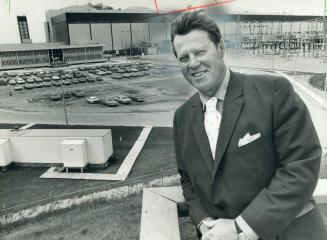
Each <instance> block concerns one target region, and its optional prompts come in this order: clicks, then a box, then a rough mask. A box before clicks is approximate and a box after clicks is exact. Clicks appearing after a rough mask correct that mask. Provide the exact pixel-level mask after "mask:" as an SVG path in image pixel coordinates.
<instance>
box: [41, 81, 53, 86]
mask: <svg viewBox="0 0 327 240" xmlns="http://www.w3.org/2000/svg"><path fill="white" fill-rule="evenodd" d="M43 86H44V87H51V86H52V84H51V83H49V82H44V83H43Z"/></svg>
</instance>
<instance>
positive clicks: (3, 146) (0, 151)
mask: <svg viewBox="0 0 327 240" xmlns="http://www.w3.org/2000/svg"><path fill="white" fill-rule="evenodd" d="M10 163H12V157H11V150H10V143H9V140H8V139H0V167H2V168H3V169H5V168H6V167H7V166H8V165H9V164H10Z"/></svg>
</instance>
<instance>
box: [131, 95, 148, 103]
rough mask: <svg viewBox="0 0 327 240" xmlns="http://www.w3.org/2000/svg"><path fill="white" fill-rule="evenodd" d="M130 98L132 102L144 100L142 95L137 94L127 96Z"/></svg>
mask: <svg viewBox="0 0 327 240" xmlns="http://www.w3.org/2000/svg"><path fill="white" fill-rule="evenodd" d="M128 97H129V98H130V99H132V101H133V102H144V97H143V96H138V95H130V96H128Z"/></svg>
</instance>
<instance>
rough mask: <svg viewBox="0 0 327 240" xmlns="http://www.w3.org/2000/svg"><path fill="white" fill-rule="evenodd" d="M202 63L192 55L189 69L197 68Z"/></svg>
mask: <svg viewBox="0 0 327 240" xmlns="http://www.w3.org/2000/svg"><path fill="white" fill-rule="evenodd" d="M199 64H200V62H199V61H198V60H197V59H196V57H195V56H194V55H190V62H189V67H190V68H195V67H197V66H199Z"/></svg>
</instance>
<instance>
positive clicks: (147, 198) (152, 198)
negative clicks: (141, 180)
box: [140, 187, 184, 240]
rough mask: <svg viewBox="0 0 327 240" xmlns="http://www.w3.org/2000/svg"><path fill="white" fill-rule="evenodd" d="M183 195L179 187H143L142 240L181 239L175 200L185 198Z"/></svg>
mask: <svg viewBox="0 0 327 240" xmlns="http://www.w3.org/2000/svg"><path fill="white" fill-rule="evenodd" d="M161 190H162V192H161ZM182 196H183V195H182V192H181V188H178V187H171V188H157V189H156V188H145V189H143V204H142V217H141V232H140V240H153V239H156V240H165V239H167V240H168V239H174V240H180V232H179V224H178V214H177V204H176V202H175V201H174V200H184V199H183V197H182Z"/></svg>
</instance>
